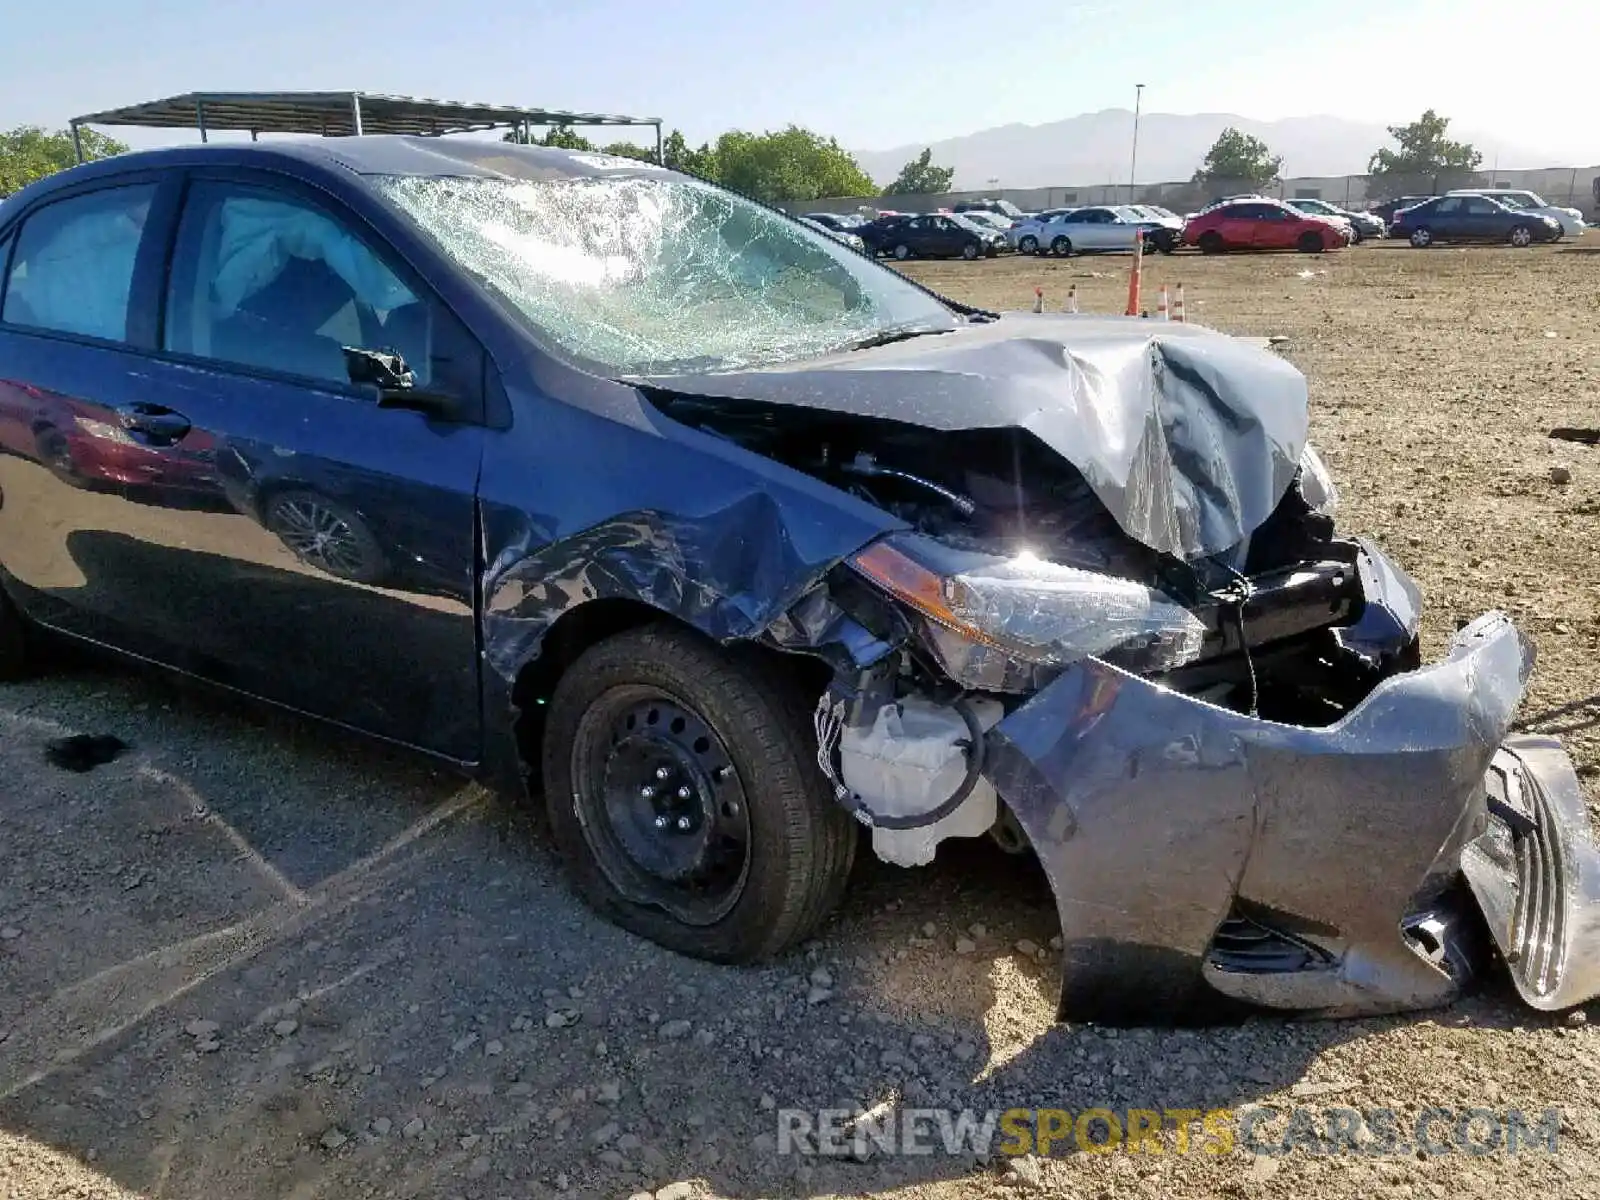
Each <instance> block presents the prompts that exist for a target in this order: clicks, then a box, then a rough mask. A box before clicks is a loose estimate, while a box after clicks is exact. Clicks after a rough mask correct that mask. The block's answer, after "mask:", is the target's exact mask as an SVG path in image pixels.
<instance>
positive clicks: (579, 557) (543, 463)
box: [479, 383, 903, 682]
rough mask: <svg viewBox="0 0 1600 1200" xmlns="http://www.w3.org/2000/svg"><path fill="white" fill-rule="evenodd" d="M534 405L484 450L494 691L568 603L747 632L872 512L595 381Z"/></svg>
mask: <svg viewBox="0 0 1600 1200" xmlns="http://www.w3.org/2000/svg"><path fill="white" fill-rule="evenodd" d="M592 387H593V389H594V391H593V395H592V396H591V397H590V398H589V405H588V407H587V408H579V407H574V406H572V405H569V404H565V403H559V402H554V401H550V400H548V399H545V398H543V397H540V396H537V395H528V396H526V397H524V398H523V399H522V406H521V411H523V412H525V413H529V414H533V415H536V417H537V420H530V421H527V422H525V423H523V424H521V425H519V426H518V427H517V428H516V429H515V430H514V432H513V436H512V437H510V438H508V439H506V440H505V441H504V442H503V443H502V442H496V443H493V444H491V445H490V446H489V447H488V448H487V449H486V451H485V457H484V465H483V476H482V481H481V483H480V487H479V494H480V496H481V497H482V500H483V516H482V522H483V533H482V536H483V541H484V556H485V559H486V560H487V567H486V569H485V572H484V578H483V652H484V658H485V661H486V663H487V665H488V667H489V669H490V670H491V671H492V672H493V673H494V674H495V675H497V676H499V677H500V678H501V679H503V680H506V681H507V682H509V681H511V680H513V679H514V678H515V676H516V674H517V672H518V671H519V670H521V668H522V667H523V666H524V665H526V664H527V663H528V662H529V661H530V660H531V659H533V658H534V657H535V656H536V654H537V652H538V648H539V645H540V643H541V641H542V640H543V638H544V635H545V634H546V633H547V632H548V631H549V629H550V628H551V626H553V625H554V624H555V622H556V621H557V620H559V619H560V618H561V617H562V616H563V615H565V614H566V613H567V612H568V611H570V610H572V609H573V608H575V607H576V606H578V605H581V604H585V603H588V602H590V601H593V600H599V599H626V600H634V601H638V602H641V603H644V604H648V605H650V606H651V607H652V608H655V609H657V610H658V611H660V612H661V613H662V614H663V615H668V616H673V617H676V618H678V619H679V620H682V621H684V622H686V623H687V624H689V625H691V626H693V627H694V628H696V629H698V630H700V631H701V632H702V633H705V634H706V635H708V636H709V637H713V638H716V639H717V640H719V641H728V640H732V639H737V638H751V637H755V636H756V635H757V634H759V633H761V631H762V630H763V629H765V628H766V627H767V626H768V625H769V624H770V623H772V622H773V621H774V620H775V619H776V618H777V617H779V616H780V614H782V613H783V612H784V610H785V609H787V608H788V607H789V606H790V605H791V604H793V603H794V602H795V601H796V600H797V599H799V598H800V597H801V596H802V595H803V594H804V593H805V591H806V590H807V589H808V588H809V587H811V586H812V585H813V584H815V582H816V581H817V580H818V579H819V578H820V577H821V576H822V575H823V574H824V573H825V572H826V571H827V570H828V569H829V568H831V567H832V566H833V565H834V564H836V563H837V562H838V561H839V560H840V559H841V558H843V557H844V556H845V555H847V554H850V553H852V552H853V551H855V550H857V549H859V548H860V547H861V546H862V545H864V544H865V543H867V542H869V541H871V540H872V539H873V538H875V537H877V536H879V535H880V534H882V533H885V532H888V531H890V530H893V529H897V528H903V526H902V525H901V524H900V523H898V522H896V521H895V520H894V518H892V517H890V516H889V515H888V514H887V513H884V512H882V511H880V510H879V509H876V508H873V507H872V506H870V505H867V504H864V503H862V502H861V501H859V500H856V499H855V498H854V497H851V496H848V495H846V494H845V493H843V492H839V491H837V490H835V489H832V488H829V487H828V486H827V485H826V484H822V483H818V482H817V481H815V480H813V479H810V478H809V477H807V476H803V475H800V474H799V473H797V472H794V471H790V470H788V469H786V468H784V467H781V466H779V465H778V464H776V463H773V462H771V461H770V460H768V459H765V458H762V457H761V456H759V455H757V454H752V453H751V452H749V451H747V450H744V449H742V448H740V447H739V446H736V445H734V444H733V443H731V442H728V441H725V440H723V439H720V438H714V437H710V436H708V435H706V434H702V433H699V432H697V431H695V430H692V429H688V428H685V427H684V426H682V425H678V424H677V423H675V422H673V421H671V420H669V419H668V418H666V417H664V416H662V415H661V414H660V413H658V412H656V411H655V409H654V408H652V407H651V406H650V405H649V404H647V403H646V402H644V401H643V400H642V399H640V397H639V394H638V392H637V391H636V389H634V388H631V387H624V386H621V385H615V384H604V383H596V384H593V385H592Z"/></svg>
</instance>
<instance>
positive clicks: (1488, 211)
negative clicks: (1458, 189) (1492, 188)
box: [1461, 196, 1516, 241]
mask: <svg viewBox="0 0 1600 1200" xmlns="http://www.w3.org/2000/svg"><path fill="white" fill-rule="evenodd" d="M1461 224H1462V228H1463V229H1464V230H1465V231H1466V235H1467V236H1468V237H1471V238H1474V239H1478V240H1482V241H1499V240H1500V239H1501V238H1503V237H1505V236H1506V235H1507V234H1509V233H1510V232H1511V226H1512V225H1514V224H1516V221H1515V220H1514V219H1513V218H1512V217H1511V215H1510V214H1508V213H1507V212H1506V210H1505V209H1504V208H1503V207H1501V206H1500V205H1498V204H1496V203H1495V202H1494V201H1493V200H1488V199H1485V198H1484V197H1482V196H1467V197H1465V203H1464V204H1462V206H1461Z"/></svg>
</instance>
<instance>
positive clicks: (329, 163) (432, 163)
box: [18, 135, 676, 195]
mask: <svg viewBox="0 0 1600 1200" xmlns="http://www.w3.org/2000/svg"><path fill="white" fill-rule="evenodd" d="M195 166H232V167H251V166H253V167H262V168H267V169H273V168H277V169H282V168H284V167H286V166H300V167H311V168H313V169H318V170H327V171H344V172H347V173H350V174H354V175H360V176H367V175H411V176H421V177H450V178H469V179H520V180H529V181H533V180H542V179H561V178H586V177H588V178H599V177H604V176H609V175H615V174H616V173H617V172H618V171H619V170H623V169H627V170H638V171H648V172H651V173H653V174H658V175H675V174H676V172H670V171H667V170H666V169H665V168H663V167H658V166H656V165H655V164H654V163H647V162H640V161H638V160H636V159H630V158H619V157H617V156H615V155H607V154H598V153H590V152H587V151H578V150H559V149H556V148H554V147H549V146H521V145H514V144H512V143H509V142H486V141H476V140H473V139H470V138H439V137H410V136H403V135H372V136H362V137H330V138H306V139H304V140H289V139H284V140H282V141H272V142H222V143H211V144H208V145H200V146H170V147H165V148H162V149H159V150H138V151H132V152H129V153H127V154H116V155H113V156H111V157H110V158H102V159H96V160H95V161H94V162H90V163H85V164H83V165H81V166H76V167H72V168H71V169H69V170H66V171H60V172H57V173H56V174H54V175H51V176H48V177H46V178H45V179H44V180H41V181H40V184H39V185H35V186H39V187H41V190H53V189H54V188H55V187H62V186H71V185H72V184H75V183H77V182H79V181H83V180H88V179H95V178H103V177H107V176H115V175H121V174H124V173H127V172H132V171H148V170H162V169H174V168H180V167H195ZM24 190H25V191H27V192H29V193H30V194H35V193H33V189H32V188H29V189H24ZM21 194H22V193H18V195H21Z"/></svg>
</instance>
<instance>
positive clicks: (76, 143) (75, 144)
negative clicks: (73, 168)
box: [69, 121, 83, 165]
mask: <svg viewBox="0 0 1600 1200" xmlns="http://www.w3.org/2000/svg"><path fill="white" fill-rule="evenodd" d="M69 124H70V125H71V127H72V152H73V153H74V154H76V155H77V156H78V163H79V165H82V163H83V138H82V137H81V136H80V135H79V133H78V123H77V122H76V121H71V122H69Z"/></svg>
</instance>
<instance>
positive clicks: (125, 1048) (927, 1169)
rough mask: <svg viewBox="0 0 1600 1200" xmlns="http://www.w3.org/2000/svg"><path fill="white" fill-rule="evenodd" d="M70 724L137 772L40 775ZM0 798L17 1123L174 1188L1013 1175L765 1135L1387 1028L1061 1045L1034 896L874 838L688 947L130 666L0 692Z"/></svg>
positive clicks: (1312, 1045)
mask: <svg viewBox="0 0 1600 1200" xmlns="http://www.w3.org/2000/svg"><path fill="white" fill-rule="evenodd" d="M71 733H110V734H115V735H117V736H119V737H122V738H123V739H124V740H125V741H128V742H130V743H131V744H132V745H133V747H134V749H133V751H132V752H130V753H128V754H126V755H124V756H123V757H121V758H119V759H117V760H116V761H115V762H113V763H110V764H108V765H105V766H102V767H100V768H98V769H97V770H95V771H93V772H91V773H88V774H84V775H75V774H71V773H68V772H64V771H60V770H58V769H55V768H52V767H49V766H47V765H46V763H45V759H44V754H43V748H44V746H45V744H46V743H47V742H48V741H49V740H50V739H51V738H54V737H59V736H62V735H64V734H71ZM0 777H3V778H5V779H6V780H7V781H8V786H7V788H6V789H5V791H4V794H3V796H0V825H3V827H4V836H0V926H3V927H4V928H3V929H0V935H3V940H0V966H3V971H4V974H3V978H4V980H5V983H4V986H3V988H0V1135H3V1136H9V1137H11V1138H14V1139H17V1138H20V1139H24V1140H26V1141H27V1142H29V1143H33V1144H35V1145H38V1146H47V1147H51V1148H54V1149H55V1150H56V1151H58V1152H60V1153H63V1154H65V1155H67V1156H70V1157H71V1158H72V1159H73V1160H75V1161H76V1162H77V1163H78V1164H81V1165H84V1166H85V1167H86V1168H87V1169H89V1170H92V1171H93V1172H95V1173H97V1174H99V1175H102V1176H104V1177H107V1178H109V1179H111V1180H114V1181H115V1182H117V1183H118V1184H120V1185H122V1186H123V1187H126V1188H128V1189H131V1190H135V1191H141V1192H149V1193H159V1194H161V1195H163V1196H165V1197H195V1198H196V1200H200V1198H210V1197H214V1196H218V1195H227V1196H230V1197H237V1198H240V1200H249V1198H252V1197H258V1196H259V1197H267V1196H272V1197H279V1196H288V1195H294V1196H310V1195H312V1194H314V1193H315V1194H329V1195H340V1194H347V1193H351V1192H353V1191H362V1192H372V1191H374V1190H376V1191H378V1192H382V1191H385V1190H388V1191H396V1192H403V1193H404V1194H407V1195H441V1196H444V1195H449V1196H465V1197H473V1196H485V1197H488V1196H494V1195H503V1194H507V1190H508V1189H510V1190H511V1191H515V1192H516V1193H517V1194H528V1193H537V1194H544V1193H550V1192H556V1193H560V1192H571V1193H573V1194H581V1195H626V1194H629V1193H630V1192H633V1191H637V1190H639V1189H641V1188H646V1187H652V1188H658V1187H660V1186H662V1185H663V1184H665V1183H667V1182H669V1181H672V1180H678V1179H694V1178H703V1179H705V1180H706V1181H708V1182H709V1184H710V1185H711V1186H712V1187H713V1188H714V1189H715V1190H716V1191H717V1192H718V1193H719V1194H722V1195H727V1196H746V1195H748V1196H756V1195H773V1194H783V1195H812V1194H822V1193H829V1192H859V1191H864V1190H869V1189H877V1188H880V1187H886V1186H891V1185H893V1184H896V1183H910V1182H914V1181H917V1180H932V1179H942V1178H955V1177H965V1176H967V1175H970V1174H972V1173H974V1172H980V1173H981V1172H988V1171H995V1170H998V1169H999V1168H998V1167H997V1166H996V1165H994V1164H991V1163H986V1162H985V1161H984V1159H983V1156H982V1155H978V1154H974V1153H972V1147H970V1146H964V1145H962V1144H961V1139H960V1138H959V1137H957V1138H956V1139H955V1141H954V1142H953V1143H952V1144H951V1146H950V1147H949V1149H950V1151H951V1152H949V1153H947V1152H946V1147H944V1146H943V1145H940V1144H939V1143H940V1141H941V1137H940V1135H938V1134H936V1135H934V1137H933V1138H932V1139H931V1142H932V1144H933V1145H934V1147H935V1152H934V1153H931V1154H921V1155H916V1154H912V1155H900V1154H890V1153H887V1152H885V1150H884V1148H883V1146H882V1144H881V1140H876V1139H874V1140H870V1144H869V1146H868V1151H867V1152H866V1153H864V1154H863V1155H861V1156H860V1157H861V1159H864V1161H860V1160H858V1158H857V1157H856V1156H855V1155H854V1153H853V1148H852V1152H851V1153H850V1154H849V1155H847V1156H846V1157H842V1158H839V1157H818V1156H815V1155H808V1154H805V1153H800V1152H789V1153H785V1152H784V1151H798V1150H802V1149H803V1148H804V1143H792V1144H786V1145H780V1143H779V1133H780V1131H781V1130H782V1129H785V1128H788V1129H795V1130H798V1129H801V1128H803V1125H802V1124H796V1122H797V1121H804V1120H806V1119H814V1118H815V1117H816V1115H817V1113H818V1112H819V1110H823V1109H852V1110H855V1109H866V1110H871V1111H872V1112H873V1113H874V1114H875V1115H876V1116H877V1117H878V1118H879V1122H880V1125H879V1128H882V1127H883V1126H882V1120H883V1118H884V1117H886V1116H887V1117H889V1118H891V1124H892V1118H893V1117H895V1116H896V1115H897V1114H901V1113H904V1112H906V1111H907V1110H910V1109H934V1110H947V1111H949V1112H950V1113H951V1118H952V1119H953V1120H958V1119H959V1116H958V1114H959V1113H960V1112H961V1111H962V1110H971V1112H972V1114H973V1116H974V1117H975V1118H976V1119H978V1120H979V1121H980V1122H981V1120H982V1119H983V1117H984V1116H985V1114H987V1113H988V1112H990V1111H997V1110H1004V1109H1008V1108H1012V1107H1024V1108H1038V1107H1047V1108H1054V1109H1065V1110H1070V1111H1072V1112H1074V1113H1077V1112H1081V1111H1082V1110H1084V1109H1087V1108H1106V1109H1110V1110H1112V1111H1113V1112H1116V1113H1125V1112H1126V1110H1128V1109H1130V1108H1148V1109H1154V1110H1156V1111H1161V1110H1169V1111H1170V1110H1174V1109H1186V1108H1193V1109H1199V1110H1206V1109H1214V1108H1237V1107H1239V1106H1240V1105H1243V1104H1246V1103H1249V1102H1251V1101H1253V1100H1256V1099H1259V1098H1261V1097H1264V1096H1269V1095H1271V1094H1274V1093H1279V1092H1282V1091H1283V1090H1284V1089H1286V1088H1289V1087H1290V1086H1291V1085H1293V1084H1294V1083H1295V1082H1296V1081H1297V1080H1299V1079H1301V1077H1302V1076H1304V1075H1305V1074H1306V1072H1307V1070H1308V1068H1313V1069H1314V1064H1316V1062H1317V1060H1318V1059H1319V1057H1320V1056H1322V1055H1323V1054H1324V1053H1325V1052H1327V1051H1328V1050H1329V1049H1331V1048H1333V1047H1336V1046H1338V1045H1339V1044H1341V1043H1343V1042H1346V1041H1349V1040H1352V1039H1358V1038H1362V1037H1365V1036H1368V1035H1369V1034H1373V1033H1376V1032H1380V1031H1383V1030H1386V1029H1389V1028H1392V1027H1393V1025H1394V1024H1395V1023H1396V1022H1397V1021H1401V1020H1403V1019H1401V1018H1396V1019H1392V1020H1385V1021H1369V1022H1303V1023H1297V1022H1286V1021H1282V1020H1278V1019H1275V1018H1273V1019H1255V1020H1252V1021H1250V1022H1248V1023H1246V1024H1243V1025H1238V1026H1233V1027H1227V1028H1213V1029H1201V1030H1139V1029H1105V1028H1094V1027H1085V1026H1057V1025H1055V1024H1054V1023H1053V1016H1054V1006H1055V993H1056V986H1057V981H1056V978H1055V975H1056V971H1057V970H1058V968H1059V955H1057V954H1056V953H1054V952H1053V951H1051V950H1050V949H1049V942H1050V939H1051V937H1052V936H1053V935H1054V934H1055V932H1056V921H1055V916H1054V907H1053V904H1052V901H1051V898H1050V896H1049V893H1048V889H1047V888H1046V886H1045V884H1044V880H1043V877H1042V874H1041V873H1040V872H1039V871H1038V870H1037V868H1036V867H1035V866H1034V865H1033V864H1032V862H1031V860H1029V859H1026V858H1014V857H1009V856H1007V855H1005V854H1003V853H1001V852H1000V851H999V850H998V849H997V848H995V847H993V846H991V845H990V844H989V843H987V842H974V843H949V844H947V846H946V847H945V848H944V849H943V850H942V851H941V853H940V856H939V859H938V860H937V861H936V862H935V863H934V864H933V865H931V866H929V867H926V868H922V869H918V870H914V871H909V872H908V871H903V870H900V869H898V868H893V867H889V866H885V865H883V864H881V863H878V862H877V861H876V860H875V859H874V858H873V857H872V856H871V854H870V851H865V852H864V855H863V857H862V859H861V860H860V862H859V865H858V869H857V873H856V877H855V879H854V881H853V887H852V890H851V893H850V895H849V896H848V897H847V899H846V902H845V904H844V906H843V908H842V910H841V911H840V912H839V914H838V915H837V916H836V917H835V918H834V919H833V920H831V921H830V922H829V923H828V925H827V926H826V927H825V928H824V929H823V930H822V931H821V933H820V934H819V935H818V936H817V937H816V938H815V939H814V940H813V941H812V942H810V943H809V944H807V945H806V946H805V947H803V948H801V949H800V950H799V951H797V952H795V953H793V954H791V955H790V956H788V957H786V958H785V959H783V960H781V961H779V962H777V963H774V964H771V965H768V966H763V967H754V968H744V969H735V968H727V967H718V966H715V965H712V964H707V963H702V962H696V961H692V960H688V959H684V958H680V957H677V956H674V955H671V954H668V953H666V952H663V951H661V950H659V949H657V948H656V947H654V946H651V945H649V944H647V943H644V942H642V941H640V940H638V939H636V938H633V937H631V936H629V935H627V934H625V933H623V932H621V931H620V930H617V929H615V928H614V927H611V926H609V925H606V924H604V923H602V922H600V921H599V920H597V919H596V918H594V917H593V916H591V915H590V914H589V913H588V912H587V911H586V910H585V909H583V908H582V907H581V906H580V905H579V904H578V902H577V901H576V900H575V899H573V897H572V896H571V895H570V893H569V892H568V891H567V889H566V887H565V886H564V884H563V882H562V880H561V878H560V875H559V870H558V865H557V863H556V861H555V859H554V857H553V855H552V853H551V851H550V849H549V848H548V846H547V845H546V843H545V842H544V840H543V839H542V837H541V836H540V833H539V824H538V822H537V821H531V820H530V821H529V822H527V823H526V825H525V827H519V828H517V829H514V830H513V831H512V832H511V833H510V835H509V836H508V835H507V834H506V833H505V832H503V830H502V829H501V827H500V825H499V822H497V821H496V820H494V819H492V817H491V812H492V810H494V809H495V808H496V806H497V805H499V804H500V803H502V801H501V800H500V799H499V798H496V797H492V796H490V795H488V794H487V793H485V792H484V791H483V790H482V789H481V788H478V787H477V786H475V785H472V784H467V783H463V782H462V781H461V780H459V779H457V778H455V777H453V776H450V775H448V774H444V773H440V772H437V771H434V770H433V769H431V768H430V767H429V766H428V765H427V764H425V763H422V762H419V761H417V760H414V759H411V758H408V757H407V756H405V755H402V754H398V753H393V752H390V751H387V750H385V749H382V748H378V747H374V746H372V745H370V744H368V743H365V742H363V741H361V740H360V739H357V738H354V737H352V736H348V735H345V734H342V733H339V732H337V731H333V730H328V729H324V728H322V727H319V726H316V725H313V724H311V723H309V722H305V721H301V720H298V719H295V718H289V717H284V716H279V715H276V714H271V713H262V712H261V711H259V710H256V709H253V708H248V707H246V706H244V705H243V704H241V703H239V702H235V701H231V700H219V699H218V698H217V697H216V696H214V695H213V694H211V693H210V692H207V691H201V690H198V689H194V688H191V687H187V686H183V687H179V686H175V685H173V684H171V683H169V682H167V681H166V680H165V679H164V678H161V677H152V676H150V675H148V674H145V673H137V674H136V673H131V672H127V671H124V670H123V669H121V668H107V667H103V666H99V665H93V664H81V665H69V666H68V667H67V669H66V670H65V671H64V672H63V673H60V674H58V675H56V676H54V677H52V678H48V679H45V680H41V681H39V682H36V683H31V684H27V685H22V686H19V687H15V688H9V689H7V690H6V691H5V692H4V693H3V694H0ZM1509 1011H1510V1010H1509V1009H1506V1008H1504V1006H1502V1005H1500V1004H1499V1003H1498V1002H1496V1001H1493V1000H1491V1001H1489V1002H1487V1003H1486V1004H1474V1006H1472V1007H1471V1008H1470V1009H1468V1010H1467V1015H1466V1017H1465V1018H1464V1019H1467V1020H1470V1021H1473V1022H1484V1021H1488V1022H1491V1023H1492V1022H1496V1021H1502V1020H1504V1021H1513V1020H1515V1018H1514V1017H1511V1016H1509V1015H1505V1014H1507V1013H1509ZM1451 1019H1456V1018H1454V1017H1452V1018H1451ZM785 1122H787V1124H785ZM921 1141H922V1143H923V1144H929V1143H930V1139H929V1138H928V1137H927V1136H926V1135H924V1136H923V1138H922V1139H921ZM1059 1152H1060V1148H1059V1147H1058V1153H1059ZM1117 1157H1118V1158H1125V1157H1126V1156H1117Z"/></svg>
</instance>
